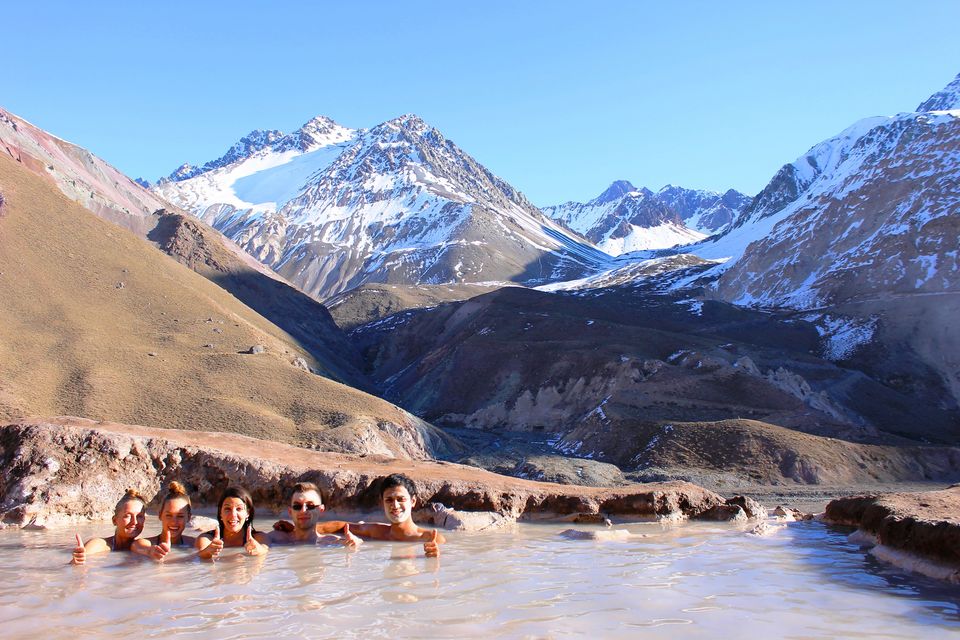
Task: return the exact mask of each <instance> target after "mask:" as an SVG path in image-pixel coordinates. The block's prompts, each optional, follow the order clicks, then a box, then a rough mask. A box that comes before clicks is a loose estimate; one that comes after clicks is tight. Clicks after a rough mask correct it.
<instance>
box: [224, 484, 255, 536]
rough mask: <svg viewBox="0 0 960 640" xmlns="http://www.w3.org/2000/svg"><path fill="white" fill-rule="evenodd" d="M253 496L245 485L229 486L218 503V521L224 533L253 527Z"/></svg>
mask: <svg viewBox="0 0 960 640" xmlns="http://www.w3.org/2000/svg"><path fill="white" fill-rule="evenodd" d="M253 516H254V509H253V498H252V497H251V496H250V493H249V492H248V491H247V490H246V489H244V488H243V487H227V490H226V491H224V492H223V495H221V496H220V502H219V503H217V522H219V523H220V532H221V534H222V535H228V534H237V533H243V535H244V537H246V533H247V529H248V528H252V527H253Z"/></svg>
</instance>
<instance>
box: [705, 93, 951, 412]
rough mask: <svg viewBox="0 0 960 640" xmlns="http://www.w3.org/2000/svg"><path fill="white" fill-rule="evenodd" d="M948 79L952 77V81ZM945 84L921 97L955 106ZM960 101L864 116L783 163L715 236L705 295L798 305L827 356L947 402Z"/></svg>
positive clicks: (708, 253)
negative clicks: (717, 261)
mask: <svg viewBox="0 0 960 640" xmlns="http://www.w3.org/2000/svg"><path fill="white" fill-rule="evenodd" d="M954 84H956V81H954ZM950 95H953V94H951V92H950V88H949V87H948V89H947V90H944V91H943V92H940V93H938V94H936V95H935V96H933V97H932V98H931V99H930V100H928V101H926V102H924V103H923V104H922V105H920V106H921V107H925V106H927V105H934V106H936V107H938V108H939V107H953V108H960V100H955V101H954V102H950V101H949V96H950ZM958 237H960V110H953V111H950V110H945V111H934V112H926V113H921V112H915V113H904V114H899V115H897V116H892V117H881V118H870V119H867V120H863V121H861V122H859V123H857V124H855V125H854V126H852V127H850V128H849V129H847V130H846V131H844V132H843V133H841V134H840V135H838V136H835V137H834V138H831V139H830V140H827V141H825V142H823V143H821V144H818V145H816V146H814V147H813V148H812V149H811V150H810V151H809V152H808V153H807V154H805V155H804V156H803V157H802V158H800V159H798V160H797V161H795V162H793V163H791V164H788V165H786V166H784V167H783V168H782V169H781V170H780V172H779V173H778V174H777V175H776V176H775V177H774V179H773V180H771V182H770V184H769V185H768V186H767V187H766V188H765V189H764V190H763V192H761V193H760V195H759V196H758V197H757V198H756V199H755V200H754V202H753V204H752V206H751V207H750V208H748V209H747V210H746V211H745V212H744V215H743V217H742V218H741V219H740V220H738V221H737V223H736V225H735V227H734V228H732V229H731V230H730V231H729V232H728V233H727V234H726V235H725V236H722V237H719V238H717V239H716V240H715V241H714V242H705V243H703V244H702V245H701V246H700V247H698V248H696V249H695V250H694V252H695V253H697V254H698V255H700V256H702V257H708V258H721V257H724V256H727V257H731V259H730V260H728V261H727V262H726V264H724V265H722V266H720V267H717V268H716V269H715V271H716V272H717V273H719V274H720V275H719V278H718V280H717V284H716V289H715V293H714V295H715V296H717V297H719V298H722V299H724V300H729V301H731V302H734V303H736V304H741V305H750V306H758V307H765V308H787V309H796V310H800V311H805V312H806V313H805V314H804V316H803V317H805V318H806V319H808V320H810V321H812V322H815V323H816V324H817V325H818V326H819V327H820V330H821V331H822V332H823V333H824V335H825V336H827V337H828V338H829V340H830V343H831V353H830V355H831V356H832V357H833V358H834V359H837V360H848V361H850V362H851V363H852V364H856V365H857V366H860V367H864V368H866V369H867V370H869V371H871V372H872V375H875V376H876V377H880V378H883V379H886V380H888V381H890V383H891V384H893V385H894V386H897V387H899V388H901V389H903V390H909V391H911V392H913V393H916V394H917V395H918V396H919V397H920V398H922V400H923V401H924V402H934V403H935V404H937V405H940V406H943V407H945V408H952V409H954V410H955V409H956V408H957V407H958V406H960V337H958V334H957V332H956V331H954V330H953V326H952V325H953V322H952V320H951V319H950V318H952V317H953V316H954V315H955V314H956V313H957V312H958V311H960V259H958V256H957V249H958V246H957V238H958Z"/></svg>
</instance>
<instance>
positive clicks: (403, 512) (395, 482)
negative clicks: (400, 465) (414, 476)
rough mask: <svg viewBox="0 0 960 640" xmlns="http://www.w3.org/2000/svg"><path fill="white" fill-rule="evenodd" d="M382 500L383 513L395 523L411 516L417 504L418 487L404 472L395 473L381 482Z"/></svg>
mask: <svg viewBox="0 0 960 640" xmlns="http://www.w3.org/2000/svg"><path fill="white" fill-rule="evenodd" d="M380 502H381V503H382V504H383V513H384V515H386V516H387V519H388V520H390V522H392V523H393V524H400V523H401V522H403V521H405V520H407V519H408V518H410V515H411V513H412V512H413V508H414V507H415V506H416V504H417V489H416V487H415V486H414V484H413V481H412V480H411V479H410V478H408V477H407V476H405V475H403V474H402V473H394V474H392V475H389V476H387V477H386V478H384V479H383V482H382V483H381V484H380Z"/></svg>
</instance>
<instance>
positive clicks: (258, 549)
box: [243, 527, 270, 556]
mask: <svg viewBox="0 0 960 640" xmlns="http://www.w3.org/2000/svg"><path fill="white" fill-rule="evenodd" d="M252 529H253V527H248V528H247V542H246V543H245V544H244V545H243V551H244V553H246V554H247V555H250V556H262V555H264V554H266V553H267V551H269V550H270V547H269V546H268V545H267V536H266V534H263V533H260V532H259V531H258V532H257V533H253V532H252Z"/></svg>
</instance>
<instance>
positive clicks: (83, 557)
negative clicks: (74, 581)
mask: <svg viewBox="0 0 960 640" xmlns="http://www.w3.org/2000/svg"><path fill="white" fill-rule="evenodd" d="M86 561H87V549H86V547H84V546H83V538H81V537H80V534H79V533H78V534H77V546H76V547H74V548H73V560H71V561H70V564H84V563H85V562H86Z"/></svg>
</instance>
